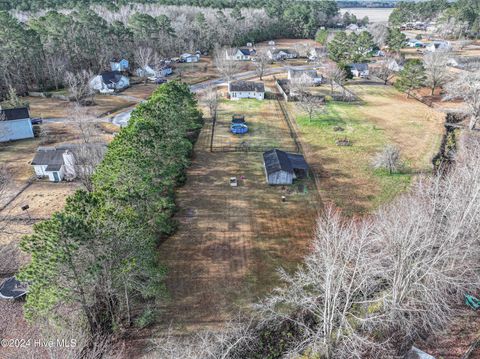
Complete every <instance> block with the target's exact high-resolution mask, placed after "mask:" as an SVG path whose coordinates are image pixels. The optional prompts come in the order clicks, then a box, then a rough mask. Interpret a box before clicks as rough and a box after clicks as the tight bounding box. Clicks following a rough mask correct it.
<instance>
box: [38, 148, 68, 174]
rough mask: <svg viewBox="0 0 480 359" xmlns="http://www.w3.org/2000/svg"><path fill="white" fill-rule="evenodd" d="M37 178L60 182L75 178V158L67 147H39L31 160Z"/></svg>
mask: <svg viewBox="0 0 480 359" xmlns="http://www.w3.org/2000/svg"><path fill="white" fill-rule="evenodd" d="M32 166H33V169H34V170H35V174H36V175H37V177H48V179H49V180H50V181H51V182H60V181H62V180H63V179H64V178H65V177H67V179H73V178H75V175H76V174H75V157H74V156H73V153H72V152H71V151H70V150H69V149H68V147H39V148H38V149H37V153H36V154H35V157H34V158H33V160H32Z"/></svg>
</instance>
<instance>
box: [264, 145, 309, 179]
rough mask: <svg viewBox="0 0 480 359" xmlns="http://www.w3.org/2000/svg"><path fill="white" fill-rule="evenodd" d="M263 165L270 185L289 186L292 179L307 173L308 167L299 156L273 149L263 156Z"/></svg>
mask: <svg viewBox="0 0 480 359" xmlns="http://www.w3.org/2000/svg"><path fill="white" fill-rule="evenodd" d="M263 163H264V167H265V176H266V178H267V183H268V184H270V185H290V184H292V183H293V180H294V179H296V178H299V177H305V176H306V175H307V173H308V165H307V163H306V162H305V158H304V157H303V155H301V154H296V153H287V152H284V151H281V150H277V149H273V150H271V151H267V152H265V153H264V154H263Z"/></svg>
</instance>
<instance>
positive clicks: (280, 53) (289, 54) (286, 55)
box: [267, 49, 298, 61]
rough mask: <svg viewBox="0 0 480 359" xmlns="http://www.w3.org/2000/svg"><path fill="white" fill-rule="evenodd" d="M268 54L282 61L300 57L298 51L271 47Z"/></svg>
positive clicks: (273, 58)
mask: <svg viewBox="0 0 480 359" xmlns="http://www.w3.org/2000/svg"><path fill="white" fill-rule="evenodd" d="M267 56H268V57H269V58H270V59H271V60H273V61H282V60H288V59H296V58H297V57H298V52H296V51H295V50H290V49H270V50H268V52H267Z"/></svg>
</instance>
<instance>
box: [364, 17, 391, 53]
mask: <svg viewBox="0 0 480 359" xmlns="http://www.w3.org/2000/svg"><path fill="white" fill-rule="evenodd" d="M367 28H368V32H369V33H370V34H372V37H373V42H375V44H376V45H377V46H378V47H380V48H382V47H383V46H385V44H386V43H387V37H388V26H387V25H385V24H382V23H373V24H369V25H368V27H367Z"/></svg>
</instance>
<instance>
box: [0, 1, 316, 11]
mask: <svg viewBox="0 0 480 359" xmlns="http://www.w3.org/2000/svg"><path fill="white" fill-rule="evenodd" d="M280 2H281V3H283V4H284V5H287V4H289V3H293V2H294V1H292V0H285V1H278V0H241V1H239V0H0V10H13V9H16V10H21V11H38V10H44V9H59V8H67V9H69V8H73V7H77V6H88V5H94V4H98V5H104V6H107V7H109V8H111V9H112V10H114V9H116V8H118V7H120V6H123V5H128V4H132V3H139V4H160V5H189V6H198V7H211V8H217V9H226V8H235V7H237V8H268V7H271V6H272V4H275V3H280ZM296 2H298V1H296ZM318 2H322V1H321V0H320V1H318Z"/></svg>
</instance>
